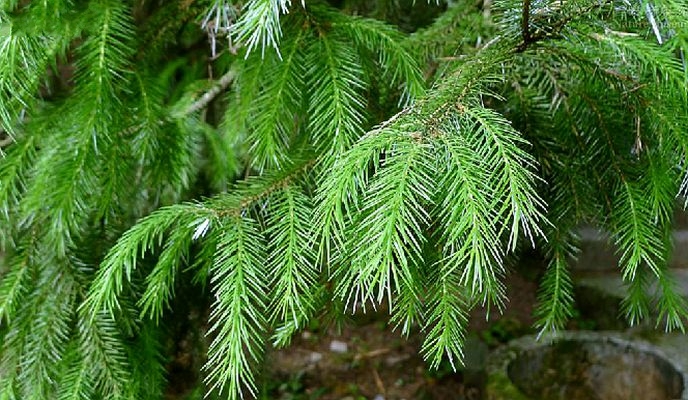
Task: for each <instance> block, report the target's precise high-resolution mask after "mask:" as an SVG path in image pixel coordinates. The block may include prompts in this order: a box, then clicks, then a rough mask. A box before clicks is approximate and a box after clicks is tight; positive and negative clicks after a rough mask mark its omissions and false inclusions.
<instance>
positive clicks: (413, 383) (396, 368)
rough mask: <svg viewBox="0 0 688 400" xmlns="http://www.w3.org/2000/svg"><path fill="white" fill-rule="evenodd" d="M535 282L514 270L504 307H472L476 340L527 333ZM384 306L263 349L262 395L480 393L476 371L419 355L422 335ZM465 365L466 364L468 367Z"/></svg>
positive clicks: (489, 343) (352, 397)
mask: <svg viewBox="0 0 688 400" xmlns="http://www.w3.org/2000/svg"><path fill="white" fill-rule="evenodd" d="M535 292H536V284H535V283H533V282H531V281H529V280H526V279H525V278H523V277H522V276H520V275H518V274H511V275H510V276H509V279H508V282H507V297H508V298H509V299H510V302H509V303H508V304H507V305H506V308H505V309H504V310H503V313H502V314H501V315H500V314H499V313H497V312H492V313H491V315H490V318H489V319H487V320H486V318H485V310H480V309H478V310H474V312H473V313H472V317H471V320H470V330H469V331H470V335H471V338H472V339H471V340H474V343H481V342H482V343H484V344H483V346H485V348H487V347H494V346H497V345H499V344H500V343H503V342H506V341H508V340H510V339H512V338H514V337H516V336H520V335H522V334H525V333H528V332H529V330H530V326H531V325H532V322H533V320H532V311H533V305H534V303H535ZM387 320H388V315H387V314H386V313H384V312H383V311H380V312H378V313H373V314H366V315H357V316H355V317H354V318H353V321H352V323H351V324H349V325H348V326H346V327H344V328H343V329H342V331H341V332H337V331H336V330H334V329H328V330H325V331H305V332H303V334H302V335H301V336H300V337H298V338H295V340H294V342H293V343H292V345H291V346H290V347H288V348H286V349H283V350H273V351H271V352H270V353H269V354H268V357H267V363H266V365H267V366H268V370H267V371H266V375H267V379H266V382H267V383H266V384H265V387H264V388H263V392H264V393H265V394H264V397H263V398H265V399H283V400H300V399H321V400H343V399H347V400H358V399H371V400H372V399H377V400H382V399H385V400H400V399H408V400H411V399H419V400H423V399H427V400H430V399H437V400H440V399H457V400H462V399H466V400H473V399H479V398H481V394H480V393H481V388H480V387H479V386H480V378H478V379H476V377H475V376H472V375H471V372H470V371H462V370H459V371H458V372H456V373H455V372H454V371H453V370H452V369H451V367H450V365H449V364H447V365H444V364H443V365H440V368H439V369H438V370H436V371H430V370H428V365H427V364H426V363H425V362H424V361H423V359H422V357H421V356H420V355H419V350H420V345H421V342H422V334H420V333H417V334H412V335H411V337H409V338H408V339H406V338H403V337H401V336H400V335H399V333H397V332H393V331H392V329H391V328H390V327H388V326H387V324H386V322H387ZM469 367H470V366H469Z"/></svg>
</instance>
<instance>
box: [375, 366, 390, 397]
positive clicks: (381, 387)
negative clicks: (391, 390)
mask: <svg viewBox="0 0 688 400" xmlns="http://www.w3.org/2000/svg"><path fill="white" fill-rule="evenodd" d="M373 379H375V386H377V390H379V391H380V394H382V395H383V396H384V395H386V394H387V389H385V384H384V383H383V382H382V378H380V374H378V372H377V370H376V369H375V368H373Z"/></svg>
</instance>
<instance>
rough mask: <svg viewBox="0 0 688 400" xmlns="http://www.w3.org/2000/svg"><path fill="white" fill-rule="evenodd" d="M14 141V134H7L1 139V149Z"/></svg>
mask: <svg viewBox="0 0 688 400" xmlns="http://www.w3.org/2000/svg"><path fill="white" fill-rule="evenodd" d="M12 143H14V139H12V136H7V137H6V138H4V139H0V149H1V148H3V147H7V146H9V145H10V144H12Z"/></svg>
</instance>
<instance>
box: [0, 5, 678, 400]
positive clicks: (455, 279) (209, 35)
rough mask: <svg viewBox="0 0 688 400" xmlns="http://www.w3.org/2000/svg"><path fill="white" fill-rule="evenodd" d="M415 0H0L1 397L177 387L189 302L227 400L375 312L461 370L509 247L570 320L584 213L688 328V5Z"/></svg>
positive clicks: (501, 296) (206, 370) (667, 317)
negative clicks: (174, 356) (298, 350)
mask: <svg viewBox="0 0 688 400" xmlns="http://www.w3.org/2000/svg"><path fill="white" fill-rule="evenodd" d="M407 3H408V4H407ZM407 3H406V2H403V1H402V2H398V1H388V0H377V1H374V2H368V1H358V0H347V1H344V2H341V1H331V2H326V1H317V0H308V1H305V0H304V1H289V0H248V1H234V0H175V1H166V2H161V1H159V2H151V1H139V0H127V1H118V0H46V1H42V2H30V1H17V0H3V1H0V134H1V135H2V136H0V152H1V153H2V154H1V157H2V158H0V224H1V225H0V250H2V252H4V253H5V256H4V258H5V265H4V266H0V279H1V281H0V338H2V340H0V343H1V344H0V399H3V400H10V399H53V398H56V399H65V400H66V399H101V398H102V399H105V398H107V399H155V398H162V396H163V394H164V392H165V387H166V371H165V367H166V363H167V359H168V358H169V357H170V354H171V348H170V344H169V343H171V342H172V343H173V342H174V341H176V340H180V335H182V336H183V335H185V334H188V329H189V328H186V329H187V330H186V331H185V330H184V329H185V328H180V327H179V326H178V320H177V319H179V318H185V316H183V317H180V316H179V314H178V313H179V312H180V311H179V310H189V307H190V309H191V310H192V312H193V313H196V314H200V315H201V318H203V319H204V321H205V323H204V324H202V326H197V327H195V328H192V329H200V330H205V333H206V337H207V346H206V347H207V358H206V359H205V361H204V367H203V368H202V371H201V374H202V376H203V377H204V378H203V379H204V380H205V383H206V385H207V390H208V392H209V393H211V394H213V395H220V396H223V398H230V399H236V398H239V397H242V396H250V395H253V396H255V395H256V392H257V387H258V385H257V380H258V379H259V372H260V363H261V360H262V355H263V353H264V350H265V348H266V346H269V345H273V346H285V345H288V344H289V342H290V339H291V337H292V336H293V335H294V333H296V332H298V331H299V330H301V329H302V328H303V327H304V326H306V325H307V324H308V322H309V321H311V320H312V319H314V318H327V317H328V315H329V316H330V317H335V318H336V316H337V315H338V313H341V312H343V311H356V310H359V309H366V308H367V307H377V306H378V305H380V304H385V305H386V306H387V307H389V310H390V313H391V316H390V322H391V324H392V325H393V326H395V327H396V328H398V329H399V330H400V331H401V333H402V334H405V335H407V334H409V333H410V332H411V331H412V330H413V329H420V330H421V331H422V334H423V335H424V337H425V341H424V343H423V345H422V348H421V349H419V350H420V351H421V352H422V354H423V355H424V357H425V358H426V359H427V360H428V362H429V363H430V364H431V365H433V366H437V365H438V364H439V362H440V361H441V360H442V359H443V358H448V359H449V360H450V361H451V362H452V364H453V365H457V364H458V363H461V362H462V346H463V342H464V337H465V335H466V325H467V315H468V312H469V311H470V310H471V309H472V308H473V307H475V306H478V305H483V306H486V307H487V310H489V311H488V312H491V310H493V309H495V308H496V309H497V310H498V311H499V310H501V309H502V308H503V306H504V304H505V302H506V301H507V299H506V297H505V290H504V282H505V280H506V279H508V271H507V270H508V268H507V261H506V260H507V258H509V257H512V256H513V255H514V254H517V253H518V250H519V249H520V247H521V246H535V247H536V248H538V249H540V250H541V251H542V253H543V254H545V255H546V257H547V259H548V260H549V264H548V266H547V268H546V271H543V274H544V275H543V280H542V284H541V287H540V290H539V306H538V308H537V311H536V316H537V328H539V329H540V330H542V331H556V330H558V329H561V328H563V326H564V325H565V323H566V321H567V319H568V318H569V317H570V316H571V313H572V308H573V302H574V299H573V295H572V282H571V277H570V273H569V264H570V262H571V260H572V259H573V258H575V256H576V254H577V251H578V250H577V243H578V238H577V236H576V229H577V227H579V226H580V224H582V223H586V224H593V225H596V226H598V227H601V228H603V229H605V230H607V231H608V232H609V233H610V234H611V236H612V239H613V243H614V245H615V246H616V247H617V248H618V252H619V255H620V263H619V268H620V272H621V274H622V276H623V279H624V282H626V283H627V285H628V292H627V293H628V294H627V297H626V299H625V300H624V303H623V306H624V312H625V314H626V317H627V319H628V321H629V322H630V323H631V324H637V323H639V322H641V321H643V320H644V319H647V318H648V317H649V316H650V315H658V318H657V319H656V321H655V322H656V324H657V325H661V326H662V327H663V328H665V329H668V330H671V329H679V330H681V331H683V330H684V328H685V323H686V317H687V316H688V308H687V305H686V302H685V299H684V298H682V297H681V296H680V295H679V294H678V293H677V291H676V289H675V287H674V286H675V283H674V279H673V278H672V274H671V270H670V269H669V268H668V267H667V262H668V257H669V256H670V254H671V226H672V223H673V218H674V210H675V208H676V206H677V204H678V205H682V206H683V207H685V206H686V203H684V200H685V199H688V163H687V162H686V157H687V156H688V119H687V116H688V91H687V89H686V88H687V85H688V68H687V66H686V51H687V50H688V25H687V22H686V21H688V3H686V2H685V1H684V0H638V1H630V0H576V1H573V0H568V1H562V0H493V1H476V0H457V1H452V2H448V3H449V4H434V3H429V4H427V3H422V2H418V3H417V4H415V3H413V4H412V2H410V1H409V2H407ZM400 7H406V9H413V10H416V11H415V12H417V14H418V18H417V19H414V18H413V17H408V16H407V15H405V14H404V13H401V12H398V10H399V8H400ZM677 199H678V200H677ZM650 288H656V293H655V295H656V296H655V297H656V299H654V300H653V299H652V298H650V297H651V293H650ZM188 298H191V299H193V300H194V302H193V304H191V305H185V304H184V302H185V301H186V300H185V299H188ZM181 312H184V311H181ZM201 347H203V345H201Z"/></svg>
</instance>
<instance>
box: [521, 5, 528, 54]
mask: <svg viewBox="0 0 688 400" xmlns="http://www.w3.org/2000/svg"><path fill="white" fill-rule="evenodd" d="M521 34H522V35H523V43H524V44H525V45H526V46H527V45H528V43H530V0H523V15H522V17H521Z"/></svg>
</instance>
